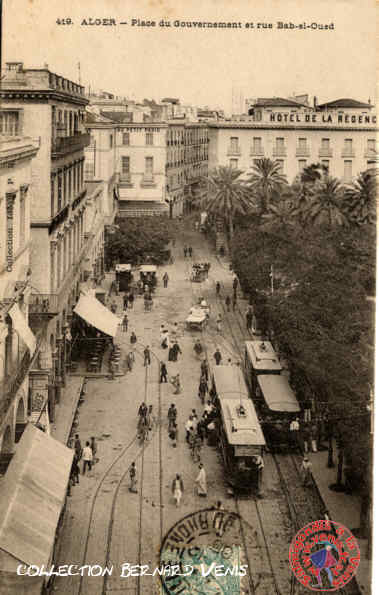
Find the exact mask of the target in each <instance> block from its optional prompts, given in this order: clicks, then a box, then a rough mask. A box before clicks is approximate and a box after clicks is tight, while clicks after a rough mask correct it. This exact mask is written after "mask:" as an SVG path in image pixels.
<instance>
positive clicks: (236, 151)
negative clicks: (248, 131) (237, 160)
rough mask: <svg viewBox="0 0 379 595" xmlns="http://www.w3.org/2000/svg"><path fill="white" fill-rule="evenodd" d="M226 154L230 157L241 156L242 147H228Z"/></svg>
mask: <svg viewBox="0 0 379 595" xmlns="http://www.w3.org/2000/svg"><path fill="white" fill-rule="evenodd" d="M226 154H227V155H228V157H233V156H234V157H240V155H241V149H240V148H239V147H228V150H227V152H226Z"/></svg>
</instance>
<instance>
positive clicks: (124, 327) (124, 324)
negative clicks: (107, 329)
mask: <svg viewBox="0 0 379 595" xmlns="http://www.w3.org/2000/svg"><path fill="white" fill-rule="evenodd" d="M128 322H129V321H128V315H127V314H124V318H123V319H122V331H123V332H124V333H126V332H127V331H128Z"/></svg>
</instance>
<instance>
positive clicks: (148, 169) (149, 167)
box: [145, 157, 153, 180]
mask: <svg viewBox="0 0 379 595" xmlns="http://www.w3.org/2000/svg"><path fill="white" fill-rule="evenodd" d="M145 178H146V179H151V180H152V179H153V158H152V157H145Z"/></svg>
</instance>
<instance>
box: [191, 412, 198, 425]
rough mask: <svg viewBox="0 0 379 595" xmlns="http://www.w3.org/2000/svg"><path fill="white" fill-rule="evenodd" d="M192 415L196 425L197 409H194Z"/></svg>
mask: <svg viewBox="0 0 379 595" xmlns="http://www.w3.org/2000/svg"><path fill="white" fill-rule="evenodd" d="M191 415H192V419H193V422H194V424H195V423H197V422H198V417H197V413H196V409H192V411H191Z"/></svg>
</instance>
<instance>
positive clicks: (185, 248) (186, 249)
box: [183, 244, 188, 258]
mask: <svg viewBox="0 0 379 595" xmlns="http://www.w3.org/2000/svg"><path fill="white" fill-rule="evenodd" d="M187 251H188V248H187V246H186V245H185V244H184V247H183V252H184V258H187Z"/></svg>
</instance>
